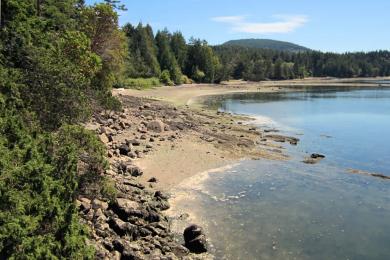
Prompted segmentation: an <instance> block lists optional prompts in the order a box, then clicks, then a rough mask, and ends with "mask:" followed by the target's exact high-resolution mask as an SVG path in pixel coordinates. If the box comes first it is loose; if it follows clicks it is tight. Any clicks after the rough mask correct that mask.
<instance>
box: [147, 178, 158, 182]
mask: <svg viewBox="0 0 390 260" xmlns="http://www.w3.org/2000/svg"><path fill="white" fill-rule="evenodd" d="M148 182H157V179H156V178H155V177H152V178H150V179H149V180H148Z"/></svg>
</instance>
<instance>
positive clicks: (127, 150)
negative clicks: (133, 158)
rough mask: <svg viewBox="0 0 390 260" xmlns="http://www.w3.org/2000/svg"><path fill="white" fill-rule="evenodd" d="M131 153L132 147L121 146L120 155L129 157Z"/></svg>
mask: <svg viewBox="0 0 390 260" xmlns="http://www.w3.org/2000/svg"><path fill="white" fill-rule="evenodd" d="M130 151H131V149H130V146H128V145H127V144H122V145H121V146H119V153H120V154H121V155H128V154H129V153H130Z"/></svg>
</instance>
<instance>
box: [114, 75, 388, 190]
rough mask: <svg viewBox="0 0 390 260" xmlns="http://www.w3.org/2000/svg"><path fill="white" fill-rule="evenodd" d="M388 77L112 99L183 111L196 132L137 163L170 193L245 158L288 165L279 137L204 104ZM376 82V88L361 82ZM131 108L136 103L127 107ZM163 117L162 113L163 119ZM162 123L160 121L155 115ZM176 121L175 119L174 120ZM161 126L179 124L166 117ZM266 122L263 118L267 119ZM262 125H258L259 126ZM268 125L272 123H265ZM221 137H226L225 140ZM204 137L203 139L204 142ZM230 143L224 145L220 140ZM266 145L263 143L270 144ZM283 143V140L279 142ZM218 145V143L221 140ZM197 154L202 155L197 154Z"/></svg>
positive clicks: (186, 88) (200, 87)
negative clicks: (232, 96) (238, 96)
mask: <svg viewBox="0 0 390 260" xmlns="http://www.w3.org/2000/svg"><path fill="white" fill-rule="evenodd" d="M385 79H389V78H371V79H370V78H356V79H333V78H310V79H303V80H286V81H265V82H260V83H252V82H249V83H246V82H240V81H238V82H237V81H235V82H232V83H228V84H227V83H225V84H223V85H209V84H193V85H183V86H178V87H159V88H154V89H148V90H134V89H116V90H114V91H113V94H114V95H116V96H118V97H120V99H121V100H122V102H123V103H124V104H126V100H125V99H126V97H132V98H139V99H141V100H143V101H141V102H151V101H153V102H155V103H156V104H159V106H161V107H160V109H162V111H164V110H170V109H172V107H173V108H174V109H177V110H176V111H179V113H178V114H181V115H180V117H181V118H180V119H179V120H178V121H181V122H183V120H182V119H183V118H185V120H184V121H186V123H188V124H190V125H192V126H193V127H190V128H187V129H182V130H179V133H176V134H177V135H178V137H179V138H176V139H175V140H173V143H169V144H168V145H167V144H166V143H165V144H159V145H158V146H157V147H155V148H156V149H153V151H151V152H150V153H149V154H148V156H145V157H144V158H140V159H137V160H136V161H135V164H136V165H137V166H139V167H141V168H142V169H143V170H144V176H143V177H142V181H144V182H145V181H147V179H149V178H152V177H156V178H157V179H159V182H158V183H157V187H158V188H160V189H162V190H165V191H169V190H170V189H171V188H173V187H175V186H176V185H179V184H180V183H181V182H182V181H184V180H185V179H186V178H190V177H192V176H194V175H196V174H198V173H201V172H205V171H208V170H212V169H216V168H220V167H223V166H226V165H229V164H232V163H234V162H237V161H239V160H241V159H260V158H266V159H276V160H286V159H288V155H287V154H284V153H283V151H284V149H283V147H282V146H281V145H279V144H278V143H276V142H274V141H275V140H276V141H278V138H279V137H280V136H278V135H276V134H273V133H272V132H271V133H265V132H264V129H258V128H255V127H254V124H253V123H254V122H255V120H259V119H258V118H251V117H250V116H240V115H230V114H226V113H216V111H215V110H213V109H210V108H205V107H204V106H203V105H202V101H203V99H204V98H205V97H210V96H221V95H226V94H234V93H282V92H291V91H302V90H304V89H305V88H306V87H308V86H310V87H313V88H321V87H345V88H359V87H380V86H381V84H379V83H376V81H380V80H385ZM362 81H372V82H371V83H361V82H362ZM128 105H130V106H131V104H128ZM163 116H164V115H162V114H161V116H160V117H163ZM155 117H156V118H159V116H155ZM174 117H175V116H174ZM160 119H162V121H164V120H165V121H167V120H166V119H168V121H174V120H176V118H175V119H172V118H169V117H167V118H166V119H164V118H160ZM263 120H264V119H263ZM255 123H256V125H258V122H255ZM223 125H229V126H230V127H231V129H221V128H220V126H223ZM263 125H267V120H266V119H265V121H264V122H263ZM218 134H223V136H220V135H218ZM202 138H203V139H202ZM221 138H222V139H223V141H224V142H225V141H226V143H222V141H221V140H219V139H221ZM240 139H244V140H245V141H247V142H249V144H247V146H248V147H245V149H241V148H242V147H240V149H236V147H235V146H237V144H239V142H240ZM265 139H266V141H261V140H265ZM279 139H280V138H279ZM218 140H219V141H218ZM194 151H197V152H196V153H194Z"/></svg>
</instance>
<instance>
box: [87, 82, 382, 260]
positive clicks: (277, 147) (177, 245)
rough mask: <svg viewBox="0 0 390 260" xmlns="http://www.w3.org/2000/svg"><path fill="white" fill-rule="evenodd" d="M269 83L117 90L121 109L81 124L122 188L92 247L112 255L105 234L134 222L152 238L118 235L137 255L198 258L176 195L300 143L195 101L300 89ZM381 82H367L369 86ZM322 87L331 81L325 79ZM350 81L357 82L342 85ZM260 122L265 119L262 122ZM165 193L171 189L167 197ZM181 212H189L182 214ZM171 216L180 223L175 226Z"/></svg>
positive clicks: (184, 196)
mask: <svg viewBox="0 0 390 260" xmlns="http://www.w3.org/2000/svg"><path fill="white" fill-rule="evenodd" d="M289 82H290V81H289ZM267 84H271V85H267V86H263V87H259V86H258V85H257V84H244V85H245V86H237V85H234V86H221V85H191V86H181V87H161V88H156V89H151V90H145V91H137V90H123V89H122V90H121V89H118V90H114V91H113V94H114V95H115V96H117V97H118V98H119V99H120V101H121V102H122V104H123V111H121V112H113V111H104V112H102V113H100V114H97V115H95V117H94V119H93V120H92V121H91V122H90V123H88V124H87V125H86V127H87V128H88V129H90V130H94V131H96V132H97V134H98V135H99V137H100V139H101V141H102V142H103V143H104V144H105V145H106V147H107V150H108V154H107V157H108V161H109V163H110V169H109V170H108V171H107V172H106V176H107V178H108V179H110V180H111V181H112V183H113V184H114V186H115V188H116V189H117V190H118V192H119V193H118V195H117V196H116V197H115V198H114V200H113V201H112V202H111V203H112V205H111V204H110V205H107V204H104V203H103V205H107V206H104V207H103V218H104V216H106V217H107V216H108V217H109V225H106V226H104V227H101V226H98V227H95V228H94V229H93V233H92V234H93V239H92V243H93V244H95V245H96V248H97V250H98V251H99V252H101V254H105V255H107V254H110V253H109V252H107V248H106V244H105V243H106V242H105V241H106V239H105V238H104V237H105V236H108V237H109V239H110V240H112V241H117V240H115V239H117V237H118V235H119V236H121V234H122V233H126V232H130V230H127V228H128V227H129V226H131V227H135V226H136V227H137V229H139V230H143V231H142V232H145V234H149V233H151V234H153V236H152V238H150V237H149V236H147V237H144V238H142V237H141V238H140V239H139V240H134V241H133V242H132V243H130V244H129V243H128V242H125V241H122V240H121V243H123V246H127V247H129V248H130V247H131V248H132V250H134V251H136V253H135V254H138V255H140V256H142V255H151V254H156V255H161V254H163V255H165V254H174V255H177V254H181V255H187V256H189V258H186V259H198V258H197V256H192V255H191V254H190V252H189V251H188V249H186V248H184V247H183V243H182V237H181V233H182V231H183V230H184V228H185V226H186V225H188V224H190V223H189V222H188V221H189V220H191V221H197V219H196V216H195V215H194V213H193V212H186V213H187V214H182V212H180V210H179V209H178V208H177V206H175V205H177V204H178V203H180V201H185V202H186V203H187V202H189V201H190V197H189V195H188V194H189V193H188V192H187V193H186V192H185V189H186V187H187V188H190V189H194V188H196V185H198V189H201V187H200V186H201V185H202V183H203V182H204V180H205V179H207V177H208V176H210V174H214V173H216V172H221V171H224V169H228V168H230V167H234V166H235V165H237V164H238V163H240V161H242V160H245V159H248V160H251V159H255V160H261V159H269V160H282V161H283V160H289V159H290V158H289V155H288V148H287V147H286V146H285V145H281V143H286V144H287V145H289V144H288V143H290V145H296V144H297V142H299V140H298V139H296V138H293V137H289V136H283V135H280V134H279V133H278V131H277V130H275V129H273V128H271V129H268V128H266V126H264V127H263V126H261V127H258V126H256V125H254V124H253V123H254V122H256V121H255V120H256V119H255V118H252V117H250V116H245V115H233V114H230V113H225V112H220V111H216V110H213V109H210V108H204V107H203V106H202V104H201V103H199V102H200V101H201V99H202V98H203V97H204V96H210V95H211V96H214V95H225V94H231V93H249V92H251V93H252V92H260V93H277V92H285V91H294V90H295V91H297V90H298V91H299V90H300V89H299V87H294V88H291V87H286V88H282V87H279V86H272V84H274V83H270V82H268V83H267ZM285 84H286V82H285ZM288 84H290V83H288ZM337 84H339V83H337ZM379 85H380V84H376V85H374V84H370V86H371V87H378V86H379ZM311 86H312V85H311ZM321 86H324V87H325V86H327V87H329V85H328V84H327V83H324V84H323V85H321ZM351 86H352V87H356V86H357V85H356V84H353V85H350V84H349V83H348V84H347V85H344V87H351ZM358 87H364V86H361V85H359V86H358ZM261 120H263V121H264V118H263V119H261ZM257 123H258V122H257ZM263 123H264V125H267V122H266V121H264V122H263ZM268 123H269V122H268ZM199 185H200V186H199ZM175 192H176V194H175ZM180 192H182V193H181V194H180ZM169 193H173V194H174V195H175V196H174V197H173V198H171V200H169V195H168V194H169ZM83 203H86V204H91V203H92V204H93V203H95V202H91V201H88V199H85V198H81V199H80V204H81V205H83ZM99 203H100V202H99ZM170 204H171V205H170ZM172 206H173V207H172ZM134 210H135V211H134ZM132 212H138V213H137V214H139V216H136V217H134V216H133V215H132V214H133V213H132ZM188 213H191V214H192V216H190V215H188ZM183 215H187V217H185V218H184V219H183V218H182V216H183ZM150 216H154V217H153V219H154V218H155V217H156V218H157V216H158V222H157V223H154V220H153V221H151V219H150ZM167 216H169V219H170V220H169V219H168V218H167ZM92 217H93V216H89V215H85V216H84V217H83V218H85V220H86V221H87V222H88V223H89V222H91V221H94V220H93V219H91V218H92ZM176 220H179V221H184V222H181V223H182V224H180V223H179V222H177V221H176ZM175 225H176V226H175ZM101 228H104V230H105V231H102V230H100V229H101ZM131 230H133V229H131ZM147 230H148V231H147ZM118 232H119V233H118ZM131 232H132V231H131ZM135 235H137V233H135ZM112 243H114V242H112ZM115 243H116V242H115ZM160 244H164V245H166V247H165V249H164V250H162V249H158V250H157V249H156V245H157V246H159V245H160ZM160 246H161V245H160ZM192 257H194V258H192ZM209 258H210V259H212V256H210V255H209V254H206V255H205V256H202V259H209Z"/></svg>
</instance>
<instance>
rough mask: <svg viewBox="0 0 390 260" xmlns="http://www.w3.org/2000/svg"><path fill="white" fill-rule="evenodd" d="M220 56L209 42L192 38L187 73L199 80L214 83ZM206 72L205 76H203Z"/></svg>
mask: <svg viewBox="0 0 390 260" xmlns="http://www.w3.org/2000/svg"><path fill="white" fill-rule="evenodd" d="M218 64H219V58H218V57H217V56H215V55H214V52H213V50H212V48H211V47H210V46H208V44H207V42H205V41H201V40H195V39H192V40H191V42H190V46H189V48H188V58H187V65H186V74H187V75H190V77H191V78H193V79H194V80H195V81H197V82H205V83H213V82H214V81H215V80H216V74H217V67H218ZM202 74H204V77H201V76H202Z"/></svg>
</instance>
